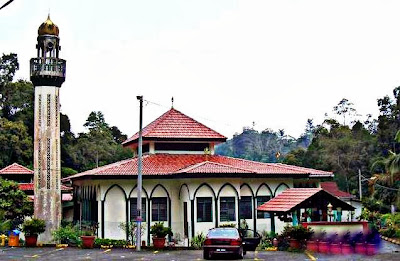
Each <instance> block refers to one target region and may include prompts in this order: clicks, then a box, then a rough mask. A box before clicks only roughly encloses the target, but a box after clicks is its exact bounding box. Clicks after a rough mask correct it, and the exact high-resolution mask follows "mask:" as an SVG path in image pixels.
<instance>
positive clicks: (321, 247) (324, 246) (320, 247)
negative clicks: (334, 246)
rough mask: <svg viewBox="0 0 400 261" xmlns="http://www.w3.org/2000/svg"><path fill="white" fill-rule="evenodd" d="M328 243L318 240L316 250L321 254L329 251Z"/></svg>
mask: <svg viewBox="0 0 400 261" xmlns="http://www.w3.org/2000/svg"><path fill="white" fill-rule="evenodd" d="M329 245H330V244H329V243H328V242H325V241H320V242H319V244H318V251H319V252H320V253H323V254H328V253H329Z"/></svg>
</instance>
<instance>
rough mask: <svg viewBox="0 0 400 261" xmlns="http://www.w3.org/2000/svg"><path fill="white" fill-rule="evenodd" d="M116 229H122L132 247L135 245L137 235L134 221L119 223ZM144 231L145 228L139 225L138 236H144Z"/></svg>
mask: <svg viewBox="0 0 400 261" xmlns="http://www.w3.org/2000/svg"><path fill="white" fill-rule="evenodd" d="M118 227H119V228H120V229H122V230H123V231H124V232H125V233H126V232H127V231H128V239H129V241H130V243H131V244H132V245H134V244H135V243H136V234H137V223H136V221H134V220H131V221H130V222H128V223H126V222H121V223H119V225H118ZM144 229H145V226H144V225H143V224H141V228H140V235H142V236H143V234H144Z"/></svg>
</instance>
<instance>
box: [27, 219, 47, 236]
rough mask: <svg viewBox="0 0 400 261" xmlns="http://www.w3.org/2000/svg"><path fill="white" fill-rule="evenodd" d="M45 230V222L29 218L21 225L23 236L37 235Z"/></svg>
mask: <svg viewBox="0 0 400 261" xmlns="http://www.w3.org/2000/svg"><path fill="white" fill-rule="evenodd" d="M45 230H46V222H45V221H44V220H43V219H39V218H31V219H26V220H25V221H24V223H22V232H24V233H25V235H39V234H41V233H43V232H44V231H45Z"/></svg>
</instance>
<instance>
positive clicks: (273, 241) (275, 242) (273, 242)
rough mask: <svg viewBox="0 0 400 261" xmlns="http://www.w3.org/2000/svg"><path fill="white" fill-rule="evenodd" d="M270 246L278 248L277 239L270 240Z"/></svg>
mask: <svg viewBox="0 0 400 261" xmlns="http://www.w3.org/2000/svg"><path fill="white" fill-rule="evenodd" d="M272 245H273V246H274V247H278V245H279V241H278V239H276V238H274V239H273V240H272Z"/></svg>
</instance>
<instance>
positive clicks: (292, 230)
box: [281, 225, 314, 241]
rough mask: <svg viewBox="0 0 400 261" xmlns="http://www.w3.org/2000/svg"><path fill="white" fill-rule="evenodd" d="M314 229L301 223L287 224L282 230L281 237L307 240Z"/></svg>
mask: <svg viewBox="0 0 400 261" xmlns="http://www.w3.org/2000/svg"><path fill="white" fill-rule="evenodd" d="M313 233H314V231H313V230H312V229H311V228H309V227H308V228H305V227H303V226H302V225H298V226H290V225H287V226H285V228H284V229H283V231H282V234H281V235H282V237H285V238H290V239H297V240H299V241H304V240H308V239H310V238H311V236H312V235H313Z"/></svg>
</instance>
